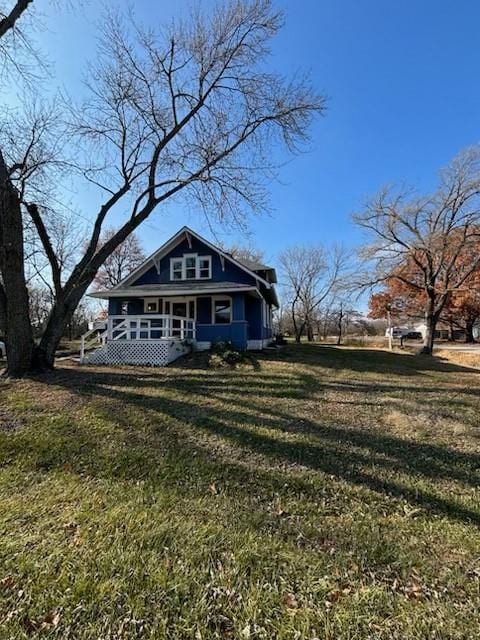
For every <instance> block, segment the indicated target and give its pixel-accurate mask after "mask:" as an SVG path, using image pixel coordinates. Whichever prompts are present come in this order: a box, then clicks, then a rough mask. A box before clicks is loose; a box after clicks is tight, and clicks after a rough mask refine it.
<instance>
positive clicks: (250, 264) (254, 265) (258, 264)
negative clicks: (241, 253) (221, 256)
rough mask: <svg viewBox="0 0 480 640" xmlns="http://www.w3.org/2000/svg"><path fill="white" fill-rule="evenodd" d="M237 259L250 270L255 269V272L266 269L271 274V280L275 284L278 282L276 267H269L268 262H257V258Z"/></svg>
mask: <svg viewBox="0 0 480 640" xmlns="http://www.w3.org/2000/svg"><path fill="white" fill-rule="evenodd" d="M229 255H230V254H229ZM235 260H236V261H237V262H239V263H240V264H243V266H244V267H247V269H250V271H254V272H255V273H256V272H258V271H266V272H267V273H268V274H269V276H270V282H271V283H273V284H275V283H276V282H277V274H276V273H275V269H274V268H273V267H269V266H268V265H267V264H262V263H261V262H257V261H255V260H247V259H246V258H235Z"/></svg>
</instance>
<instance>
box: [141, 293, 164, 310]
mask: <svg viewBox="0 0 480 640" xmlns="http://www.w3.org/2000/svg"><path fill="white" fill-rule="evenodd" d="M152 302H155V307H156V308H155V310H154V311H152V310H150V309H147V305H148V304H151V303H152ZM143 313H160V310H159V308H158V298H156V297H155V298H144V299H143Z"/></svg>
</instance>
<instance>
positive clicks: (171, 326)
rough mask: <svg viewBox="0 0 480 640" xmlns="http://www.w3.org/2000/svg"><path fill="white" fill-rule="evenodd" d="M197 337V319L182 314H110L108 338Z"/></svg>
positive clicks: (182, 338) (181, 338)
mask: <svg viewBox="0 0 480 640" xmlns="http://www.w3.org/2000/svg"><path fill="white" fill-rule="evenodd" d="M163 338H179V339H180V340H185V339H193V338H195V320H191V319H190V318H182V317H181V316H171V315H157V314H149V315H148V316H109V317H108V326H107V339H108V340H159V339H163Z"/></svg>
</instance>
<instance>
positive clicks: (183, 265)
mask: <svg viewBox="0 0 480 640" xmlns="http://www.w3.org/2000/svg"><path fill="white" fill-rule="evenodd" d="M175 262H180V264H181V265H182V269H181V272H180V278H174V277H173V272H174V269H173V265H174V264H175ZM170 280H172V282H178V281H179V280H185V261H184V260H183V258H170Z"/></svg>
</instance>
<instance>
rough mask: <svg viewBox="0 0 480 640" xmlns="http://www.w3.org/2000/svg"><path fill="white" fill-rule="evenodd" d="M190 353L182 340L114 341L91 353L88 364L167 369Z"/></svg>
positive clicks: (87, 358) (86, 359) (188, 347)
mask: <svg viewBox="0 0 480 640" xmlns="http://www.w3.org/2000/svg"><path fill="white" fill-rule="evenodd" d="M189 351H190V345H189V344H187V343H185V342H184V341H181V340H148V341H147V340H112V341H110V342H107V344H106V345H105V346H104V347H101V348H100V349H96V350H95V351H93V352H92V353H89V354H88V355H87V356H86V357H85V360H84V362H85V363H87V364H139V365H155V366H157V367H165V366H166V365H167V364H169V363H170V362H173V361H174V360H176V359H177V358H180V356H183V355H185V354H186V353H188V352H189Z"/></svg>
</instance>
